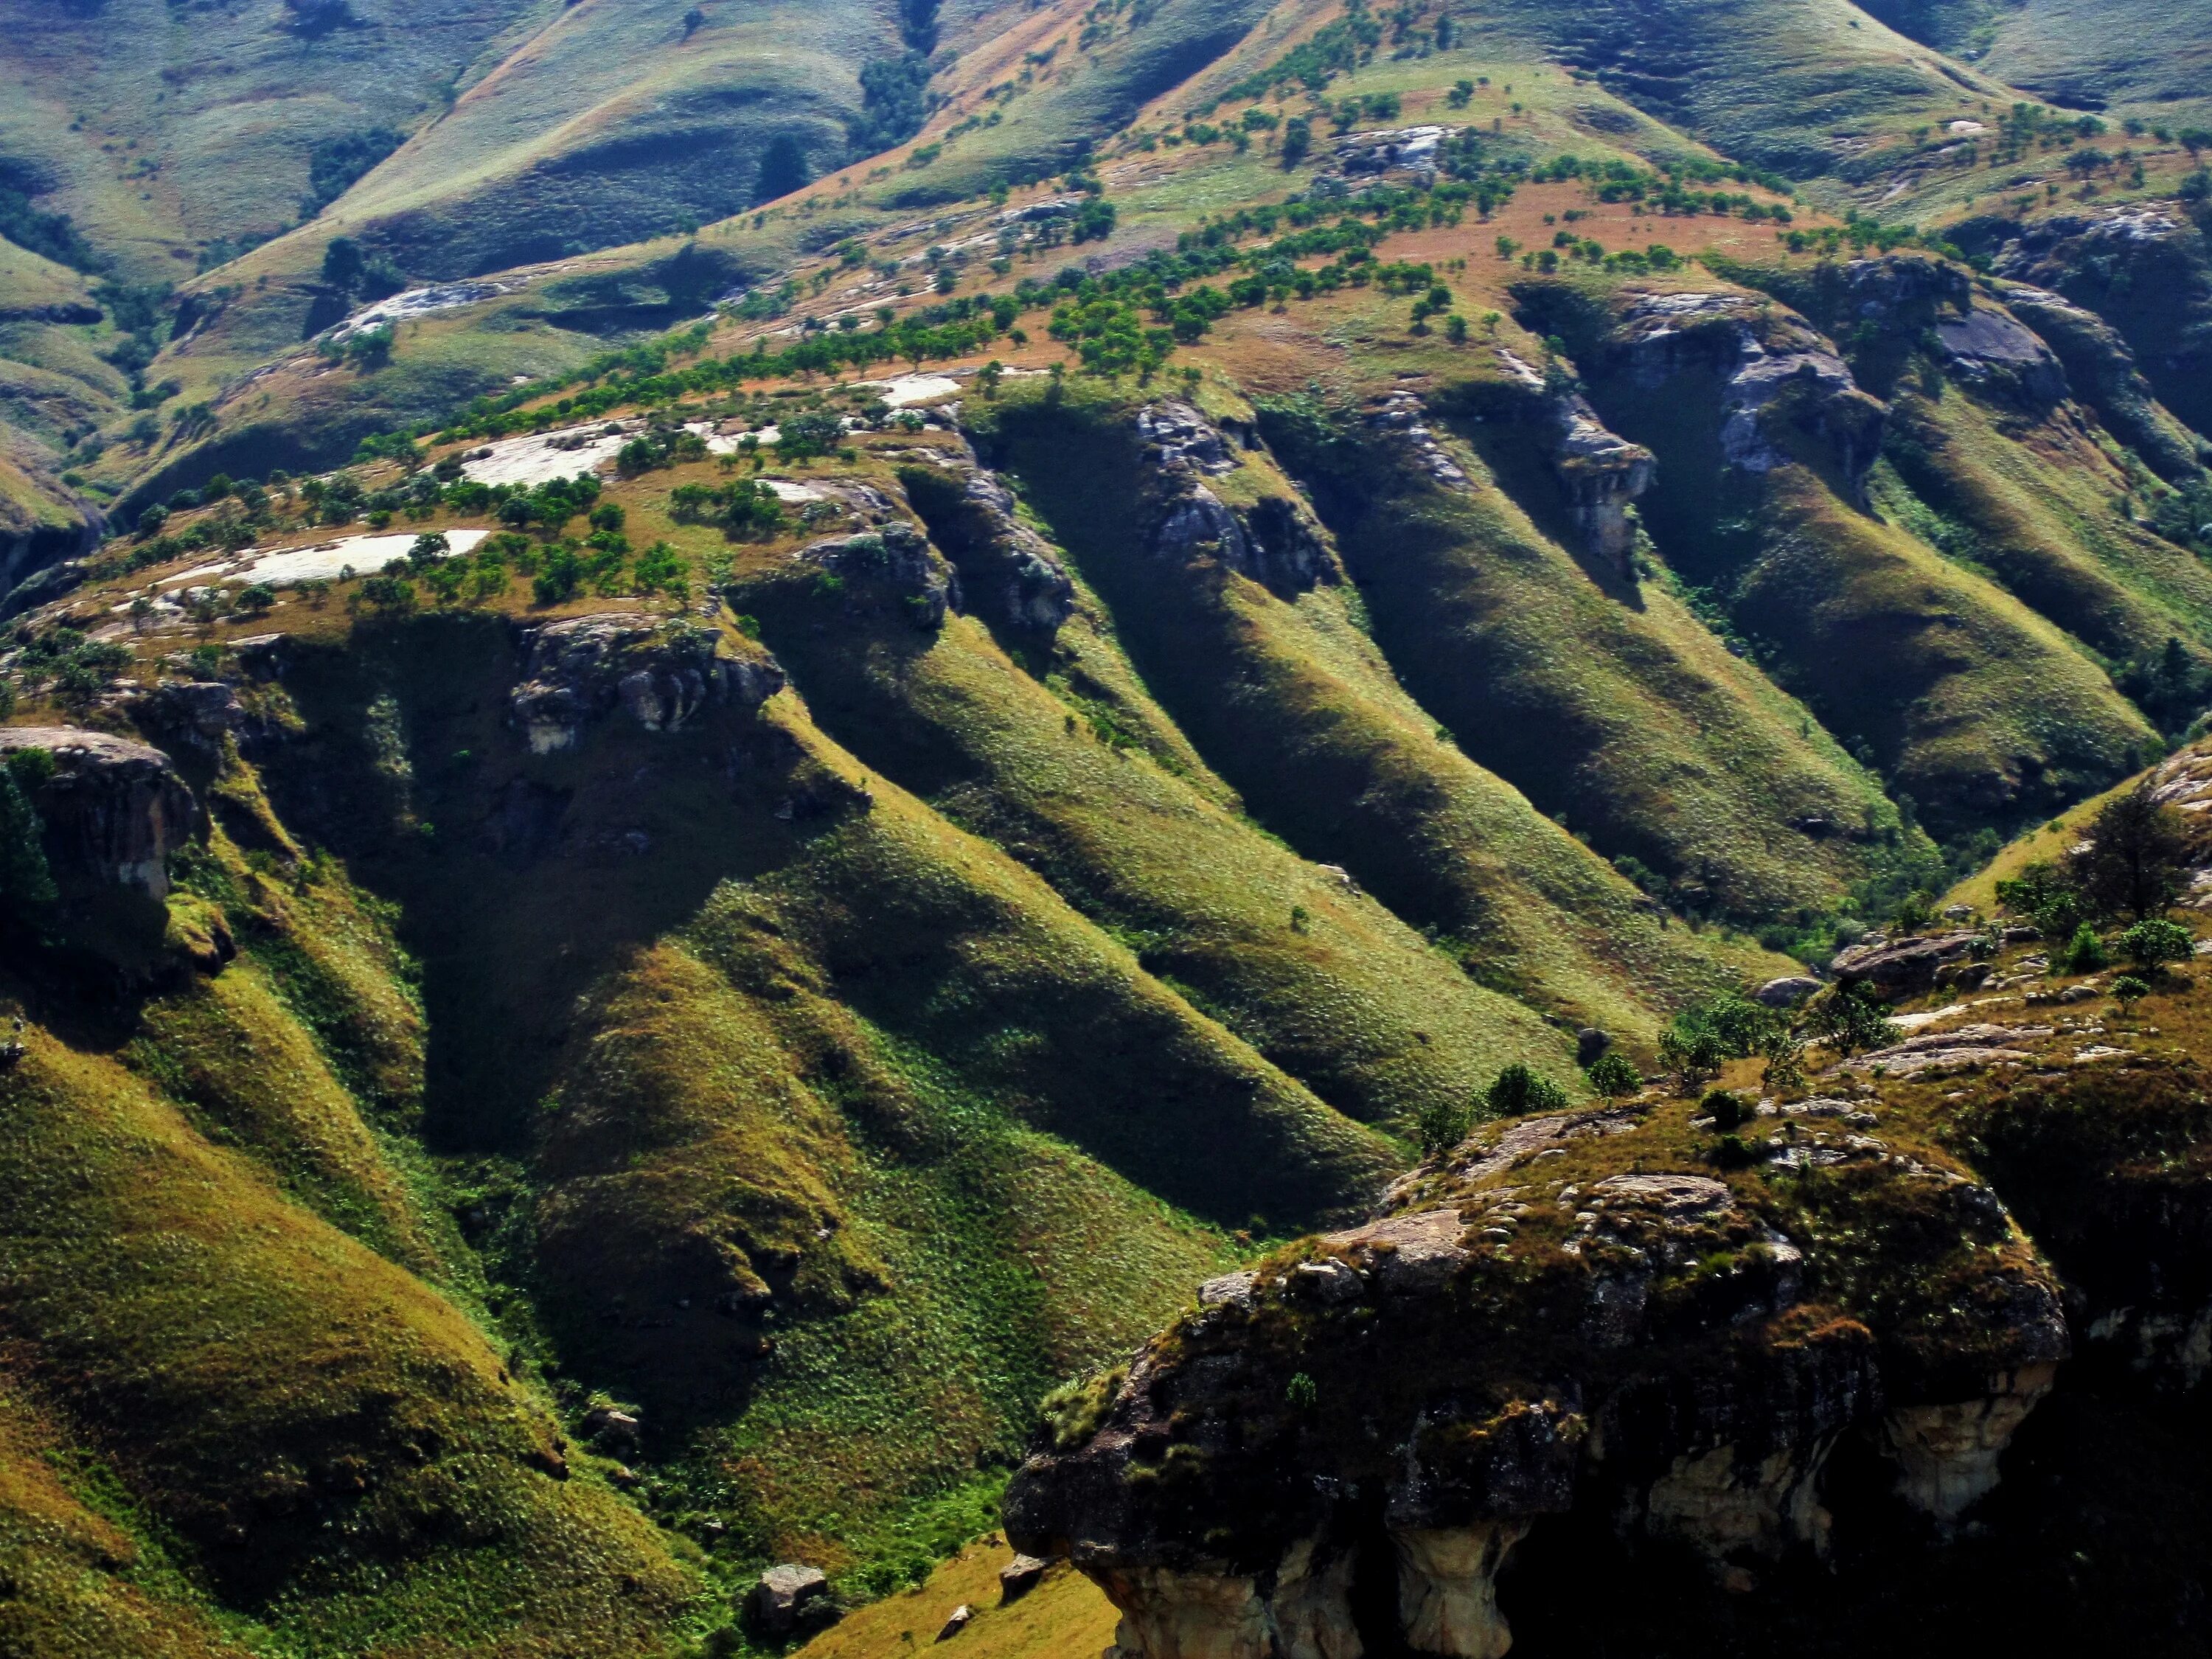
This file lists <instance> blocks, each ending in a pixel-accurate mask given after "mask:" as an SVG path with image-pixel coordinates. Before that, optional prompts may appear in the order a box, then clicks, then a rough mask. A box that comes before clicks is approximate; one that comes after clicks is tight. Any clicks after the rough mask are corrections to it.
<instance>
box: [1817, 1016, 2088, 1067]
mask: <svg viewBox="0 0 2212 1659" xmlns="http://www.w3.org/2000/svg"><path fill="white" fill-rule="evenodd" d="M2050 1035H2051V1027H2050V1026H2048V1025H2022V1026H2008V1025H1959V1026H1954V1027H1953V1028H1952V1029H1951V1030H1948V1031H1927V1032H1923V1033H1922V1034H1920V1035H1918V1036H1910V1037H1907V1038H1906V1039H1905V1041H1904V1042H1893V1043H1891V1044H1889V1045H1888V1046H1887V1047H1886V1048H1874V1049H1869V1051H1868V1052H1867V1053H1865V1054H1860V1055H1859V1056H1857V1058H1856V1059H1853V1060H1846V1061H1844V1065H1843V1067H1842V1069H1844V1070H1845V1071H1850V1072H1870V1071H1873V1070H1875V1069H1876V1068H1877V1067H1879V1068H1880V1069H1881V1070H1882V1071H1883V1072H1885V1073H1888V1074H1889V1075H1891V1076H1893V1077H1917V1076H1918V1075H1919V1074H1920V1073H1923V1072H1934V1073H1943V1072H1960V1071H1967V1070H1971V1069H1972V1068H1973V1067H1975V1066H1995V1065H1998V1064H2001V1063H2009V1064H2012V1065H2015V1066H2024V1065H2027V1064H2029V1063H2031V1062H2032V1061H2033V1060H2034V1059H2035V1053H2034V1050H2033V1049H2032V1048H2028V1047H2027V1044H2030V1043H2032V1042H2035V1041H2036V1040H2037V1039H2039V1038H2041V1037H2047V1036H2050Z"/></svg>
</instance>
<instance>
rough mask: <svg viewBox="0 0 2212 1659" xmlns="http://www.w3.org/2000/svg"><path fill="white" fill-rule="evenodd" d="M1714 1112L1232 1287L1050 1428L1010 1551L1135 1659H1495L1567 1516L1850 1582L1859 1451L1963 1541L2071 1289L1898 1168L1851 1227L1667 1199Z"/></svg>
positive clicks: (1506, 1145) (1866, 1157)
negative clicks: (1092, 1609)
mask: <svg viewBox="0 0 2212 1659" xmlns="http://www.w3.org/2000/svg"><path fill="white" fill-rule="evenodd" d="M1686 1110H1687V1108H1686V1107H1668V1108H1664V1109H1659V1108H1655V1107H1613V1108H1607V1109H1604V1110H1602V1111H1597V1112H1581V1113H1566V1114H1560V1115H1553V1116H1551V1117H1548V1118H1544V1119H1534V1120H1527V1121H1521V1122H1516V1123H1508V1124H1502V1125H1494V1126H1492V1127H1490V1128H1489V1129H1488V1130H1486V1131H1485V1132H1484V1133H1483V1134H1481V1135H1480V1137H1478V1138H1477V1139H1475V1140H1474V1141H1471V1142H1469V1143H1468V1144H1467V1145H1464V1146H1462V1147H1460V1148H1459V1149H1457V1151H1456V1152H1454V1153H1453V1154H1451V1155H1450V1156H1449V1157H1448V1158H1445V1159H1443V1160H1441V1161H1440V1162H1439V1163H1437V1164H1431V1165H1425V1166H1424V1167H1423V1168H1422V1169H1421V1170H1419V1171H1418V1172H1416V1174H1415V1175H1413V1176H1411V1177H1408V1178H1407V1180H1405V1181H1402V1182H1400V1183H1399V1184H1398V1185H1397V1187H1396V1188H1394V1190H1393V1194H1392V1198H1391V1200H1390V1208H1389V1211H1388V1212H1386V1213H1385V1214H1384V1215H1383V1216H1382V1217H1381V1218H1378V1219H1377V1220H1376V1222H1374V1223H1371V1224H1370V1225H1367V1226H1365V1227H1361V1228H1357V1229H1353V1230H1352V1231H1346V1232H1341V1233H1336V1234H1332V1235H1329V1236H1328V1237H1322V1238H1318V1239H1313V1240H1309V1241H1307V1242H1305V1243H1303V1244H1300V1245H1297V1246H1294V1247H1292V1248H1291V1249H1289V1250H1287V1251H1285V1252H1281V1253H1279V1254H1278V1255H1276V1256H1274V1257H1273V1258H1271V1259H1270V1260H1269V1261H1267V1262H1266V1263H1264V1264H1262V1265H1261V1266H1260V1267H1257V1268H1256V1269H1254V1270H1252V1271H1250V1272H1248V1273H1238V1274H1232V1275H1227V1276H1225V1277H1224V1278H1222V1279H1216V1280H1213V1281H1211V1282H1209V1284H1208V1285H1206V1287H1205V1289H1204V1290H1203V1291H1201V1292H1200V1298H1199V1305H1198V1307H1197V1308H1196V1309H1195V1310H1193V1311H1192V1312H1190V1313H1188V1314H1187V1315H1186V1316H1184V1317H1183V1318H1182V1320H1181V1321H1180V1322H1178V1323H1177V1324H1176V1325H1175V1326H1174V1327H1173V1328H1171V1329H1170V1331H1169V1332H1167V1333H1166V1334H1164V1335H1163V1336H1161V1337H1160V1338H1158V1339H1156V1340H1154V1341H1153V1342H1152V1343H1151V1344H1150V1345H1148V1346H1146V1348H1145V1349H1144V1350H1143V1351H1142V1352H1141V1353H1140V1354H1139V1356H1138V1357H1137V1358H1136V1359H1135V1360H1134V1362H1133V1364H1131V1365H1130V1366H1129V1367H1128V1368H1127V1373H1126V1376H1123V1377H1122V1378H1121V1381H1120V1382H1119V1383H1118V1385H1117V1386H1115V1387H1113V1388H1112V1389H1111V1392H1110V1394H1109V1395H1105V1396H1103V1399H1102V1401H1100V1403H1099V1404H1098V1406H1097V1407H1096V1408H1095V1414H1092V1415H1087V1416H1086V1415H1082V1414H1077V1413H1070V1414H1067V1415H1063V1416H1062V1417H1061V1418H1060V1419H1059V1420H1058V1421H1056V1422H1055V1423H1054V1424H1053V1425H1050V1426H1049V1428H1048V1437H1047V1439H1046V1440H1045V1441H1044V1442H1042V1443H1040V1445H1039V1447H1038V1449H1037V1450H1036V1453H1035V1454H1034V1455H1032V1456H1031V1457H1030V1460H1029V1461H1028V1462H1027V1463H1025V1464H1024V1467H1023V1468H1022V1469H1021V1471H1020V1473H1019V1474H1018V1475H1017V1476H1016V1478H1015V1480H1014V1482H1013V1484H1012V1487H1011V1488H1010V1490H1009V1492H1008V1495H1007V1500H1006V1522H1007V1528H1008V1531H1009V1534H1010V1536H1011V1537H1012V1541H1013V1542H1014V1543H1015V1545H1016V1546H1017V1547H1019V1548H1022V1549H1024V1550H1029V1551H1033V1552H1036V1553H1040V1554H1045V1553H1056V1552H1061V1551H1065V1552H1066V1553H1069V1554H1070V1555H1071V1556H1072V1558H1073V1561H1074V1563H1075V1565H1077V1566H1078V1567H1079V1568H1080V1569H1081V1570H1082V1571H1085V1573H1087V1574H1089V1575H1090V1576H1091V1577H1092V1578H1093V1579H1095V1580H1096V1581H1097V1583H1099V1584H1100V1585H1101V1586H1102V1587H1103V1589H1105V1591H1106V1593H1107V1594H1108V1595H1109V1597H1111V1598H1112V1599H1113V1601H1115V1604H1116V1606H1117V1607H1120V1608H1121V1612H1122V1614H1123V1620H1122V1626H1121V1636H1120V1640H1119V1645H1118V1646H1117V1648H1116V1649H1115V1654H1116V1655H1117V1656H1119V1659H1201V1656H1202V1659H1289V1656H1297V1659H1358V1656H1360V1655H1363V1654H1364V1653H1368V1652H1374V1651H1377V1650H1383V1651H1391V1650H1397V1649H1398V1648H1400V1647H1404V1648H1407V1649H1411V1650H1415V1651H1419V1652H1421V1653H1424V1654H1436V1655H1451V1656H1460V1659H1497V1656H1499V1655H1502V1654H1504V1652H1505V1651H1506V1650H1507V1649H1508V1648H1509V1647H1510V1644H1511V1639H1512V1638H1511V1632H1510V1627H1509V1623H1508V1620H1507V1617H1506V1615H1505V1613H1504V1612H1502V1611H1501V1609H1500V1607H1499V1604H1498V1594H1497V1583H1498V1571H1499V1569H1500V1567H1501V1566H1502V1565H1504V1562H1505V1561H1506V1559H1508V1558H1509V1557H1510V1555H1511V1553H1512V1552H1513V1551H1514V1549H1515V1548H1516V1546H1517V1545H1518V1544H1519V1543H1520V1541H1522V1539H1523V1537H1524V1536H1525V1535H1526V1534H1528V1531H1529V1529H1530V1528H1531V1527H1532V1526H1534V1525H1535V1524H1537V1523H1538V1522H1541V1520H1542V1519H1543V1517H1546V1516H1560V1515H1565V1514H1567V1513H1569V1512H1571V1511H1578V1512H1580V1513H1583V1514H1585V1515H1589V1516H1604V1517H1610V1522H1609V1524H1610V1525H1612V1526H1613V1528H1615V1530H1616V1531H1617V1532H1618V1533H1619V1534H1620V1535H1621V1536H1622V1537H1623V1538H1624V1539H1625V1540H1626V1541H1628V1543H1629V1545H1630V1547H1642V1546H1644V1545H1647V1544H1650V1543H1655V1542H1663V1543H1666V1544H1668V1545H1674V1546H1687V1547H1690V1548H1691V1549H1692V1550H1693V1551H1695V1552H1696V1553H1699V1555H1701V1556H1702V1557H1703V1558H1704V1559H1705V1560H1706V1561H1707V1562H1708V1563H1709V1564H1710V1565H1711V1569H1712V1571H1713V1572H1714V1574H1715V1576H1716V1577H1717V1580H1718V1581H1719V1582H1721V1583H1723V1584H1727V1585H1729V1586H1731V1587H1735V1586H1737V1585H1740V1584H1741V1583H1747V1582H1749V1579H1750V1577H1751V1575H1752V1574H1753V1571H1755V1570H1760V1569H1763V1568H1764V1566H1765V1565H1766V1564H1769V1563H1772V1562H1775V1561H1778V1560H1780V1559H1784V1558H1786V1557H1789V1556H1791V1555H1793V1554H1801V1553H1811V1554H1813V1555H1815V1556H1818V1555H1820V1554H1822V1553H1825V1552H1826V1550H1827V1548H1828V1547H1829V1537H1830V1534H1831V1529H1832V1524H1833V1523H1832V1517H1831V1515H1830V1512H1829V1509H1828V1505H1827V1498H1826V1489H1825V1486H1824V1477H1825V1474H1826V1469H1827V1466H1828V1463H1829V1462H1830V1459H1831V1456H1832V1454H1833V1453H1834V1452H1835V1450H1836V1449H1837V1448H1838V1446H1839V1445H1840V1444H1841V1443H1843V1442H1844V1440H1845V1439H1847V1438H1849V1439H1850V1440H1852V1441H1853V1442H1854V1443H1855V1445H1856V1446H1857V1448H1858V1449H1859V1454H1860V1455H1863V1456H1873V1457H1878V1458H1882V1459H1886V1460H1887V1462H1888V1464H1889V1466H1890V1471H1891V1483H1892V1485H1893V1487H1894V1490H1895V1492H1896V1493H1897V1495H1898V1497H1899V1498H1901V1499H1902V1500H1903V1501H1904V1503H1905V1504H1906V1505H1907V1506H1908V1507H1910V1508H1911V1509H1912V1510H1916V1511H1917V1512H1918V1513H1919V1514H1920V1515H1921V1516H1923V1518H1924V1522H1923V1523H1924V1524H1925V1525H1926V1526H1927V1527H1928V1528H1929V1530H1930V1531H1931V1532H1932V1533H1936V1534H1942V1533H1945V1532H1947V1531H1948V1530H1949V1529H1951V1528H1954V1527H1955V1526H1956V1525H1957V1523H1958V1522H1959V1521H1960V1518H1961V1517H1962V1516H1964V1515H1965V1514H1966V1510H1968V1509H1969V1508H1970V1507H1971V1506H1972V1504H1974V1503H1975V1502H1976V1501H1977V1500H1978V1499H1979V1498H1981V1497H1983V1496H1984V1495H1985V1494H1986V1493H1987V1492H1988V1491H1989V1490H1990V1486H1992V1485H1993V1484H1994V1482H1995V1480H1996V1473H1997V1459H1998V1457H1999V1455H2001V1454H2002V1451H2003V1449H2004V1448H2005V1446H2006V1445H2007V1444H2008V1442H2009V1440H2010V1438H2011V1436H2012V1434H2013V1432H2014V1431H2015V1430H2016V1429H2017V1428H2018V1427H2019V1425H2020V1424H2021V1421H2022V1420H2023V1419H2025V1418H2026V1417H2027V1414H2028V1413H2029V1412H2030V1411H2032V1410H2033V1407H2034V1406H2035V1405H2036V1403H2037V1401H2039V1399H2040V1398H2041V1397H2042V1395H2043V1393H2044V1392H2045V1390H2047V1389H2048V1388H2049V1386H2050V1383H2051V1376H2052V1373H2053V1369H2054V1367H2055V1365H2056V1364H2057V1361H2059V1360H2060V1359H2062V1358H2064V1357H2065V1355H2066V1353H2067V1352H2068V1345H2069V1336H2068V1332H2067V1328H2066V1324H2065V1321H2064V1318H2063V1314H2062V1311H2061V1307H2060V1303H2059V1298H2058V1288H2057V1280H2056V1278H2055V1276H2054V1275H2053V1274H2052V1273H2051V1272H2050V1270H2049V1269H2048V1268H2047V1267H2045V1265H2044V1264H2043V1262H2042V1261H2040V1259H2039V1257H2038V1256H2037V1255H2036V1254H2035V1252H2034V1251H2033V1248H2032V1247H2031V1246H2030V1245H2029V1244H2028V1243H2027V1241H2026V1239H2025V1238H2024V1237H2022V1236H2021V1234H2020V1233H2019V1231H2017V1230H2016V1229H2015V1227H2014V1226H2013V1225H2012V1223H2011V1221H2010V1218H2009V1217H2008V1215H2007V1214H2006V1212H2005V1211H2004V1208H2003V1206H2002V1205H2001V1204H1999V1203H1998V1202H1997V1201H1996V1199H1995V1197H1994V1195H1993V1194H1991V1193H1990V1190H1989V1189H1988V1188H1986V1187H1984V1186H1983V1185H1982V1184H1980V1183H1979V1182H1977V1181H1975V1180H1974V1179H1972V1177H1971V1176H1968V1175H1966V1173H1964V1172H1963V1171H1962V1170H1959V1169H1956V1168H1950V1167H1942V1166H1938V1165H1936V1164H1930V1163H1929V1162H1928V1161H1927V1160H1926V1159H1925V1158H1923V1157H1919V1156H1908V1155H1905V1154H1902V1153H1895V1152H1890V1151H1888V1150H1887V1148H1885V1147H1883V1146H1881V1143H1879V1142H1875V1141H1872V1140H1870V1139H1867V1138H1865V1137H1861V1138H1860V1139H1862V1140H1863V1141H1864V1143H1865V1144H1864V1146H1863V1147H1861V1148H1858V1149H1857V1150H1855V1151H1854V1152H1853V1153H1852V1154H1851V1157H1852V1159H1853V1161H1852V1162H1851V1163H1850V1165H1849V1170H1850V1174H1849V1176H1848V1179H1849V1180H1850V1182H1852V1183H1853V1187H1854V1191H1855V1194H1856V1201H1855V1202H1854V1203H1853V1204H1852V1205H1850V1206H1844V1209H1843V1210H1842V1211H1841V1212H1837V1211H1831V1210H1828V1209H1825V1208H1823V1207H1822V1206H1820V1205H1817V1204H1807V1203H1805V1202H1803V1201H1802V1199H1801V1197H1800V1196H1799V1189H1798V1188H1796V1186H1795V1185H1794V1177H1793V1176H1791V1175H1790V1173H1789V1171H1790V1167H1791V1166H1790V1165H1788V1164H1784V1163H1780V1162H1778V1163H1776V1164H1770V1165H1763V1166H1759V1167H1756V1168H1753V1169H1751V1170H1746V1171H1744V1172H1742V1173H1740V1174H1738V1175H1736V1176H1731V1177H1729V1178H1727V1179H1723V1178H1720V1177H1719V1176H1716V1175H1714V1174H1712V1173H1709V1172H1707V1171H1705V1170H1694V1169H1680V1168H1677V1169H1674V1170H1669V1169H1668V1168H1667V1167H1666V1161H1667V1160H1668V1158H1669V1157H1670V1154H1669V1153H1668V1151H1667V1150H1666V1149H1667V1146H1668V1144H1669V1143H1668V1131H1667V1130H1666V1129H1665V1128H1664V1127H1663V1123H1664V1122H1665V1121H1672V1120H1671V1117H1670V1116H1669V1115H1671V1114H1676V1113H1680V1112H1684V1111H1686ZM1655 1114H1656V1115H1655ZM1673 1156H1679V1155H1678V1154H1676V1155H1673ZM1655 1164H1657V1165H1658V1167H1657V1168H1656V1169H1655V1168H1654V1167H1653V1166H1654V1165H1655ZM1835 1178H1838V1179H1842V1178H1844V1177H1843V1176H1838V1177H1835ZM1938 1238H1941V1239H1943V1240H1945V1241H1948V1242H1946V1243H1942V1244H1934V1245H1932V1246H1931V1241H1933V1240H1936V1239H1938Z"/></svg>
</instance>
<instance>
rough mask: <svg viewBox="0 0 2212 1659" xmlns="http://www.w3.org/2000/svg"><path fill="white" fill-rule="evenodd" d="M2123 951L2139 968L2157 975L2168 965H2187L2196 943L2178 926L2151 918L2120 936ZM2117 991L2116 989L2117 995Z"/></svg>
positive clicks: (2161, 919)
mask: <svg viewBox="0 0 2212 1659" xmlns="http://www.w3.org/2000/svg"><path fill="white" fill-rule="evenodd" d="M2120 949H2122V950H2123V951H2126V952H2127V953H2128V960H2129V961H2130V962H2132V963H2135V964H2136V967H2138V968H2141V969H2143V970H2145V971H2146V972H2148V973H2156V972H2157V971H2158V970H2159V969H2161V968H2163V967H2165V966H2166V963H2169V962H2186V961H2188V960H2189V959H2190V957H2191V956H2192V955H2194V954H2195V952H2196V949H2197V941H2196V939H2195V938H2194V937H2193V936H2192V935H2191V933H2190V931H2189V930H2188V929H2187V928H2186V927H2183V926H2182V925H2181V924H2180V923H2179V922H2178V921H2167V920H2166V918H2165V917H2163V916H2152V917H2149V918H2148V919H2147V920H2145V921H2139V922H2137V923H2136V925H2135V926H2134V927H2130V928H2129V929H2128V930H2127V932H2125V933H2122V934H2121V935H2120ZM2118 988H2119V987H2118V986H2115V987H2113V989H2114V990H2115V991H2116V992H2117V991H2118Z"/></svg>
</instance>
